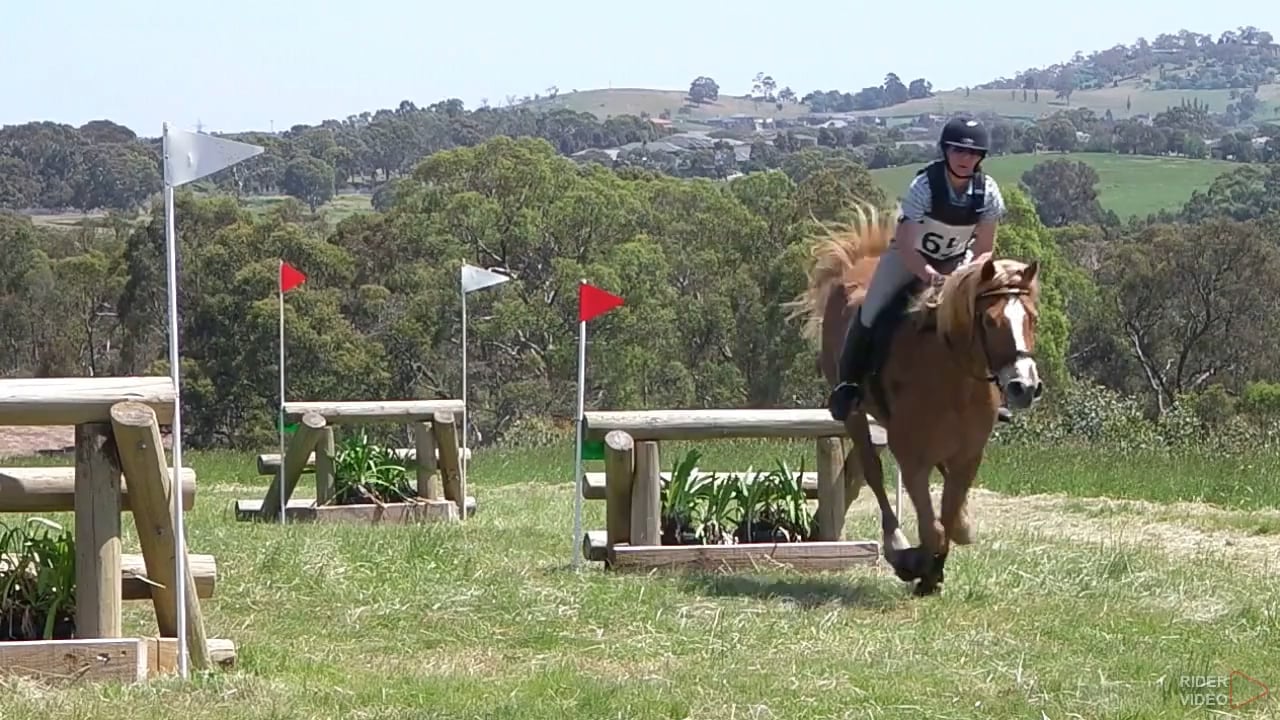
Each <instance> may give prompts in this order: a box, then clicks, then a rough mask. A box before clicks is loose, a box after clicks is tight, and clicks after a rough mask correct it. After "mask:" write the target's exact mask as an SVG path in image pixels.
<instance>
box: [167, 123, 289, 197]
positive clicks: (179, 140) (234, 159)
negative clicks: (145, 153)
mask: <svg viewBox="0 0 1280 720" xmlns="http://www.w3.org/2000/svg"><path fill="white" fill-rule="evenodd" d="M265 150H266V148H263V147H261V146H259V145H250V144H249V143H242V142H237V141H235V140H226V139H224V138H220V137H214V136H212V135H204V134H201V133H193V132H187V131H185V130H172V129H170V128H169V126H168V125H167V124H166V125H165V133H164V182H165V184H166V185H168V186H170V187H177V186H179V185H182V184H185V183H189V182H191V181H193V180H199V179H200V178H202V177H204V176H206V175H212V174H214V173H216V172H218V171H219V170H222V169H223V168H229V167H231V166H232V165H235V164H236V163H238V162H243V161H245V160H248V159H249V158H251V157H253V156H254V155H260V154H261V153H262V152H264V151H265Z"/></svg>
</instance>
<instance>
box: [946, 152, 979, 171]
mask: <svg viewBox="0 0 1280 720" xmlns="http://www.w3.org/2000/svg"><path fill="white" fill-rule="evenodd" d="M980 159H982V156H981V155H980V154H979V153H978V152H977V151H976V150H969V149H968V148H958V147H955V146H948V147H947V160H948V162H949V163H950V164H951V168H952V172H954V173H955V174H957V175H972V174H973V167H974V166H975V165H977V164H978V161H979V160H980Z"/></svg>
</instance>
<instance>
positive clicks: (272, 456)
mask: <svg viewBox="0 0 1280 720" xmlns="http://www.w3.org/2000/svg"><path fill="white" fill-rule="evenodd" d="M424 424H425V425H430V423H424ZM391 453H392V454H393V455H395V456H396V457H397V458H399V459H400V460H404V461H406V462H412V461H416V460H417V459H418V450H417V448H393V449H392V450H391ZM458 453H459V456H460V457H464V458H466V459H468V460H470V459H471V448H458ZM435 457H436V458H439V457H440V451H439V450H436V451H435ZM429 464H430V463H429ZM417 466H418V467H419V468H421V467H422V465H421V464H417ZM315 469H316V454H315V453H314V452H313V453H311V454H310V455H308V456H307V462H306V464H305V465H303V466H302V472H304V473H307V472H315ZM278 472H280V453H262V454H261V455H259V456H258V474H259V475H275V474H276V473H278Z"/></svg>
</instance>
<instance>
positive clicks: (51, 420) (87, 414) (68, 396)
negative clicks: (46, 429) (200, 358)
mask: <svg viewBox="0 0 1280 720" xmlns="http://www.w3.org/2000/svg"><path fill="white" fill-rule="evenodd" d="M174 397H175V393H174V391H173V380H172V379H170V378H167V377H74V378H3V379H0V426H3V425H79V424H81V423H93V422H110V420H111V406H112V405H115V404H116V403H118V402H124V401H126V400H132V401H134V402H140V403H143V404H144V405H147V406H148V407H150V408H151V409H152V410H154V411H155V413H156V418H157V419H158V420H159V421H160V424H162V425H168V424H170V423H171V422H172V421H173V401H174Z"/></svg>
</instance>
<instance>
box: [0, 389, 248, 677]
mask: <svg viewBox="0 0 1280 720" xmlns="http://www.w3.org/2000/svg"><path fill="white" fill-rule="evenodd" d="M174 399H175V393H174V388H173V381H172V380H171V379H170V378H167V377H95V378H38V379H31V378H7V379H0V427H3V426H31V425H43V426H65V425H74V426H75V465H74V467H65V468H59V467H54V468H49V467H11V468H0V512H9V513H32V512H41V513H44V512H67V511H70V512H73V513H74V521H75V529H74V538H75V595H74V602H75V635H76V638H77V639H68V640H48V641H45V640H23V641H16V642H0V668H9V669H18V668H21V669H22V671H23V672H25V673H26V674H30V675H36V676H42V675H48V676H68V675H71V676H76V677H84V678H89V679H93V680H107V679H110V680H123V681H126V682H135V681H138V680H142V679H145V678H147V677H149V676H152V675H155V674H159V673H166V674H167V673H171V672H174V671H176V669H177V666H178V659H177V651H178V644H177V616H178V607H177V593H176V592H175V588H176V587H177V584H178V583H179V582H181V583H183V584H184V585H185V594H186V603H185V607H186V613H187V618H188V622H187V641H188V648H189V653H190V661H191V667H192V668H193V669H197V670H200V669H206V668H208V667H210V666H211V665H215V664H216V665H221V666H230V665H232V664H234V661H235V645H234V643H232V642H231V641H228V640H220V639H210V638H208V637H206V634H205V623H204V614H203V613H202V611H201V608H200V598H207V597H211V596H212V595H213V590H214V583H215V580H216V576H217V567H216V564H215V562H214V559H213V557H212V556H210V555H187V563H186V573H185V574H184V577H182V578H175V577H174V558H175V557H176V554H177V553H179V552H183V553H185V552H187V550H186V547H185V545H184V543H183V542H182V539H181V538H178V537H176V535H175V533H174V527H173V516H172V513H171V510H170V508H171V507H172V493H173V492H174V490H173V488H172V487H171V480H170V472H171V468H170V465H169V463H168V462H167V461H166V459H165V452H164V446H163V444H162V439H161V434H160V426H161V425H162V424H164V425H167V424H168V423H169V422H170V421H171V420H172V414H173V403H174ZM0 432H3V430H0ZM179 479H180V482H179V485H180V487H179V488H178V492H181V493H182V505H183V508H184V510H185V509H187V508H190V507H191V505H192V504H193V503H194V501H195V486H196V477H195V472H194V471H192V470H191V469H190V468H182V469H180V472H179ZM122 512H128V513H129V514H131V515H132V516H133V520H134V523H135V525H136V526H137V535H138V544H139V545H140V550H141V553H139V554H126V553H123V552H122V551H121V514H122ZM3 563H4V559H3V558H0V564H3ZM146 599H150V600H151V601H152V605H153V607H154V609H155V617H156V624H157V626H158V630H159V633H158V637H151V638H125V637H124V631H123V617H122V603H123V601H125V600H146Z"/></svg>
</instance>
